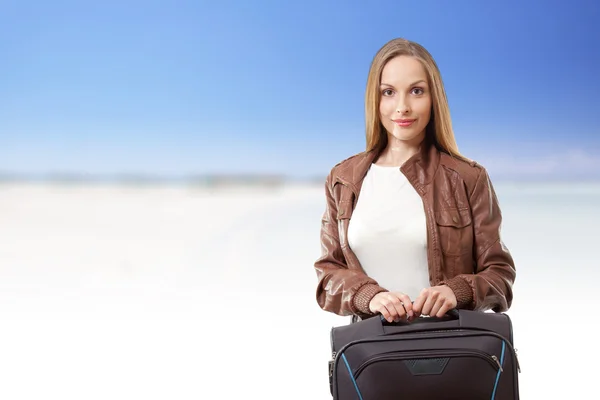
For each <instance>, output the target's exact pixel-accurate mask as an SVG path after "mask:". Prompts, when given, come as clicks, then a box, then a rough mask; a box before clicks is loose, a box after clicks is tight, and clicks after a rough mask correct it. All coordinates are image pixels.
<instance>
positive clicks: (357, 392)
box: [342, 353, 363, 400]
mask: <svg viewBox="0 0 600 400" xmlns="http://www.w3.org/2000/svg"><path fill="white" fill-rule="evenodd" d="M342 360H344V363H345V364H346V368H348V375H350V379H352V383H354V388H355V389H356V394H358V398H359V399H360V400H363V398H362V395H361V394H360V390H358V385H357V384H356V381H355V380H354V375H353V374H352V369H351V368H350V364H348V360H346V355H345V354H343V353H342Z"/></svg>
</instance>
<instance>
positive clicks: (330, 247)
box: [314, 173, 387, 316]
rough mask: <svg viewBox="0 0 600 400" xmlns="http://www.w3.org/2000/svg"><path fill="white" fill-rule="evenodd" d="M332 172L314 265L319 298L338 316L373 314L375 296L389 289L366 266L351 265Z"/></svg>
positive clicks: (327, 184) (321, 302) (328, 178)
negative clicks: (342, 238)
mask: <svg viewBox="0 0 600 400" xmlns="http://www.w3.org/2000/svg"><path fill="white" fill-rule="evenodd" d="M331 177H332V175H331V173H330V174H329V175H328V177H327V180H326V183H325V195H326V205H325V212H324V213H323V217H322V219H321V233H320V239H321V256H320V257H319V258H318V259H317V261H316V262H315V264H314V268H315V270H316V273H317V278H318V282H317V290H316V298H317V303H318V304H319V306H320V307H321V308H322V309H323V310H325V311H329V312H333V313H335V314H337V315H341V316H346V315H359V316H367V315H373V313H371V311H370V310H369V303H370V301H371V299H372V298H373V297H374V296H375V295H376V294H377V293H379V292H383V291H387V290H386V289H384V288H382V287H380V286H379V285H378V284H377V282H376V281H375V280H373V279H372V278H369V277H368V276H367V275H366V274H365V273H364V272H363V271H362V269H357V268H356V267H355V268H350V267H349V266H348V263H347V261H346V260H345V257H344V254H343V252H342V248H341V245H340V240H339V232H338V224H337V206H336V203H335V199H334V196H333V187H332V178H331Z"/></svg>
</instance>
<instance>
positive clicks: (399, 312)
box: [369, 292, 414, 322]
mask: <svg viewBox="0 0 600 400" xmlns="http://www.w3.org/2000/svg"><path fill="white" fill-rule="evenodd" d="M369 309H370V310H371V312H372V313H380V314H381V315H383V317H384V318H385V319H386V320H387V321H388V322H394V321H396V322H397V321H399V320H401V319H408V320H410V319H412V317H413V315H414V313H413V310H412V302H411V300H410V298H409V297H408V296H407V295H405V294H404V293H398V292H381V293H377V294H376V295H375V297H373V298H372V299H371V302H370V303H369Z"/></svg>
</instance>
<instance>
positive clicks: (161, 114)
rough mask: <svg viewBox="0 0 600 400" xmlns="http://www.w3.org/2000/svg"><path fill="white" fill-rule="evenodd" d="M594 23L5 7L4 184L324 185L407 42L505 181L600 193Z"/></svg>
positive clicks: (480, 13)
mask: <svg viewBox="0 0 600 400" xmlns="http://www.w3.org/2000/svg"><path fill="white" fill-rule="evenodd" d="M598 17H600V6H599V5H598V4H597V3H594V2H591V1H584V0H580V1H575V2H572V3H570V6H569V7H564V3H563V2H559V1H555V0H552V1H544V2H542V1H529V2H525V3H523V2H516V1H508V2H502V3H489V2H477V1H466V2H461V3H452V4H444V3H439V2H435V3H423V4H421V3H420V4H411V3H408V2H406V3H402V2H397V1H382V2H378V3H377V7H374V6H373V4H366V3H356V2H351V3H348V2H345V1H341V0H340V1H331V2H327V3H322V2H319V1H316V0H309V1H303V2H285V3H278V2H273V1H264V2H261V3H252V4H251V3H245V2H240V1H238V2H234V1H222V2H219V3H218V4H216V3H209V2H206V1H200V2H190V1H183V0H181V1H176V2H169V3H166V2H150V3H148V2H141V1H133V0H129V1H116V0H108V1H106V2H103V3H102V4H91V3H80V2H76V1H74V0H57V1H53V2H44V1H41V0H32V1H29V2H4V3H3V4H2V5H0V51H1V52H2V54H3V62H2V63H1V64H0V87H1V88H2V90H1V91H0V172H1V173H3V174H4V175H10V176H12V177H32V176H36V177H40V176H49V175H61V176H65V175H67V176H70V177H79V178H77V179H82V177H84V178H85V177H87V178H89V179H92V180H97V179H106V178H105V177H107V176H113V177H114V176H123V175H125V176H138V177H139V176H143V177H144V178H143V179H145V180H147V179H150V178H149V177H154V178H152V179H155V178H156V177H166V178H168V179H181V177H188V176H194V177H195V176H264V175H266V176H285V177H286V179H291V180H313V179H314V177H317V179H320V177H321V176H325V175H326V174H327V173H328V172H329V170H330V169H331V168H332V167H333V166H334V165H335V164H337V163H338V162H340V161H341V160H343V159H345V158H347V157H349V156H351V155H353V154H356V153H358V152H361V151H362V150H363V149H364V111H363V110H364V105H363V99H364V87H365V83H366V78H367V73H368V68H369V65H370V62H371V59H372V57H373V56H374V55H375V53H376V51H377V50H378V49H379V48H380V47H381V46H382V45H383V44H384V43H386V42H387V41H388V40H390V39H392V38H395V37H405V38H407V39H411V40H414V41H416V42H418V43H420V44H422V45H423V46H424V47H425V48H427V49H428V50H429V51H430V52H431V54H432V55H433V57H434V59H435V60H436V62H437V63H438V66H439V67H440V69H441V72H442V77H443V80H444V84H445V87H446V92H447V95H448V99H449V103H450V109H451V115H452V120H453V127H454V131H455V135H456V138H457V142H458V146H459V149H460V150H461V152H462V153H463V154H464V155H465V156H467V157H468V158H472V159H474V160H476V161H478V162H479V163H480V164H482V165H483V166H485V167H486V168H487V169H488V170H489V171H490V175H491V176H492V178H493V179H502V180H526V181H534V180H541V181H569V180H600V155H599V154H600V152H599V150H600V132H599V128H598V127H599V126H600V113H598V112H597V110H598V109H600V98H599V97H598V96H597V93H599V92H600V76H599V75H598V74H597V73H596V71H597V70H599V69H600V47H599V46H598V44H597V40H596V39H595V38H597V37H598V36H597V28H596V21H597V19H598ZM98 177H104V178H98ZM87 178H86V179H87ZM166 178H161V179H166Z"/></svg>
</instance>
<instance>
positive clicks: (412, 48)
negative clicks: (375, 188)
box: [365, 38, 468, 160]
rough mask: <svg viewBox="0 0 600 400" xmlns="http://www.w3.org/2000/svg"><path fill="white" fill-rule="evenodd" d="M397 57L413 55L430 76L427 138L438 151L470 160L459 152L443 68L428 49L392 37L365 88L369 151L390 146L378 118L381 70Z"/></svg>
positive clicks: (381, 50)
mask: <svg viewBox="0 0 600 400" xmlns="http://www.w3.org/2000/svg"><path fill="white" fill-rule="evenodd" d="M397 56H410V57H414V58H415V59H416V60H418V61H420V62H421V64H422V65H423V67H424V68H425V71H426V73H427V77H428V79H429V85H430V87H431V91H432V110H431V118H430V120H429V123H428V124H427V127H426V139H425V140H429V141H430V142H431V143H433V144H434V145H435V146H436V147H437V148H438V149H439V150H441V151H444V152H446V153H448V154H449V155H451V156H453V157H456V158H459V159H461V160H468V159H467V158H466V157H464V156H462V155H461V154H460V152H459V151H458V146H457V144H456V139H455V138H454V132H453V130H452V120H451V118H450V108H449V106H448V99H447V97H446V91H445V89H444V84H443V82H442V76H441V73H440V70H439V68H438V66H437V64H436V62H435V60H434V59H433V57H432V56H431V54H429V52H428V51H427V50H426V49H425V48H424V47H423V46H421V45H420V44H418V43H415V42H412V41H410V40H407V39H402V38H398V39H393V40H390V41H389V42H387V43H386V44H385V45H384V46H383V47H382V48H381V49H380V50H379V51H378V52H377V54H376V55H375V57H374V58H373V61H372V63H371V68H370V70H369V76H368V78H367V87H366V91H365V123H366V136H367V151H371V150H378V151H381V150H383V149H384V148H385V146H386V145H387V133H386V130H385V128H384V126H383V124H382V123H381V119H380V117H379V102H380V95H381V92H380V84H381V73H382V71H383V68H384V66H385V65H386V64H387V62H388V61H390V60H391V59H392V58H395V57H397Z"/></svg>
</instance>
